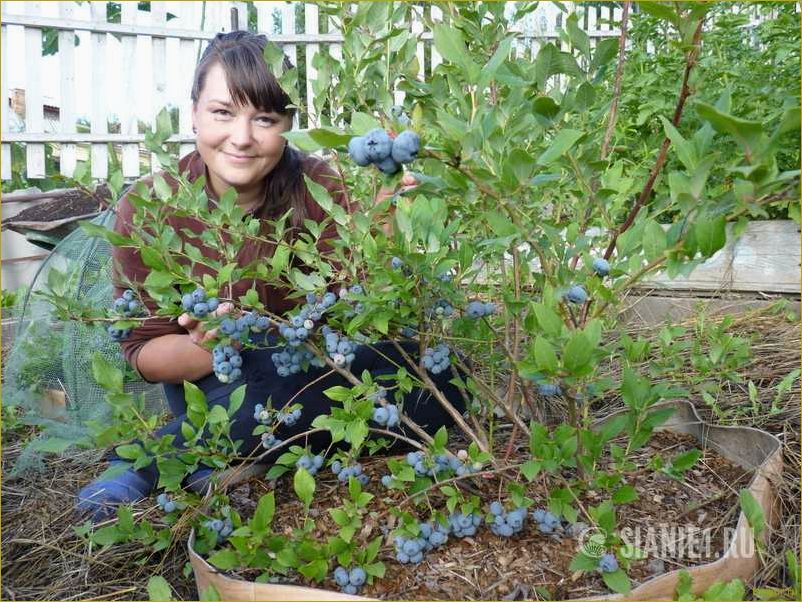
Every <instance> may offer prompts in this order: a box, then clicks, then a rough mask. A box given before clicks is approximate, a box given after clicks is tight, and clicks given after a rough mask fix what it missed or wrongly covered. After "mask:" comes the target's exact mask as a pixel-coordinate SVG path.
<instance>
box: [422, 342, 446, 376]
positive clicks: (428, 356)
mask: <svg viewBox="0 0 802 602" xmlns="http://www.w3.org/2000/svg"><path fill="white" fill-rule="evenodd" d="M449 352H450V350H449V348H448V345H446V344H445V343H440V344H439V345H437V347H435V348H434V349H432V348H431V347H427V348H426V350H425V351H424V352H423V367H424V368H426V369H427V370H428V371H429V372H431V373H432V374H440V373H441V372H442V371H443V370H445V369H446V368H448V366H449V365H450V364H451V360H450V359H449Z"/></svg>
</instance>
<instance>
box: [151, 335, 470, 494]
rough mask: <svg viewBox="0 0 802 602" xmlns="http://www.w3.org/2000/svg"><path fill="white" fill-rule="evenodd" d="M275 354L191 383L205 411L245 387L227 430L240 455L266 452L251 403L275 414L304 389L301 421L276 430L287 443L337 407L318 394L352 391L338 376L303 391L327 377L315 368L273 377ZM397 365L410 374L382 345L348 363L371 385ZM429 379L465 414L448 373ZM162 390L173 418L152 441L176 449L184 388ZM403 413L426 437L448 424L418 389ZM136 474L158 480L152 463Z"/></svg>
mask: <svg viewBox="0 0 802 602" xmlns="http://www.w3.org/2000/svg"><path fill="white" fill-rule="evenodd" d="M268 344H275V339H274V338H272V337H271V338H270V339H269V340H268ZM401 345H402V346H403V348H404V351H405V352H406V353H407V354H408V355H409V356H410V357H412V358H413V359H415V358H417V350H418V345H417V342H415V343H413V342H411V341H407V342H404V343H401ZM278 350H280V348H276V347H268V348H262V349H246V350H243V351H242V360H243V365H242V373H243V379H240V380H239V381H237V382H234V383H227V384H224V383H221V382H220V381H218V380H217V377H216V376H215V375H214V374H211V375H209V376H207V377H204V378H202V379H200V380H198V381H195V383H194V384H195V385H197V386H198V387H199V388H200V389H201V390H202V391H203V392H204V394H205V395H206V403H207V406H208V407H209V408H211V407H212V406H214V405H222V406H224V407H226V408H227V407H228V403H229V396H230V395H231V393H232V392H233V391H234V390H235V389H237V388H238V387H240V386H242V384H243V382H245V383H246V384H247V387H246V390H245V401H244V402H243V403H242V405H241V406H240V408H239V410H237V412H236V414H234V416H233V417H232V424H231V431H230V434H231V439H232V440H234V441H237V440H242V442H243V443H242V446H241V447H240V449H239V454H240V455H242V456H248V455H250V454H251V453H252V452H254V451H256V453H255V454H254V455H260V454H261V452H263V451H265V450H263V449H261V450H258V448H259V447H260V445H261V437H260V436H259V435H256V436H254V435H252V433H253V430H254V428H255V427H256V425H257V422H256V421H255V420H254V416H253V414H254V406H255V405H256V404H258V403H261V404H262V405H265V406H266V405H267V403H266V402H267V399H268V397H270V398H271V403H272V407H273V408H274V409H280V408H282V407H283V406H284V405H285V404H287V403H288V402H289V401H290V399H292V398H293V397H294V396H295V395H296V394H298V391H300V390H301V389H304V390H303V392H302V393H300V394H298V395H297V397H295V398H294V399H293V401H292V403H293V404H295V403H300V404H301V405H302V406H303V409H302V410H301V418H300V419H299V420H298V421H297V422H296V423H295V424H293V426H291V427H289V426H287V425H285V424H281V425H279V426H278V428H277V429H276V430H275V435H276V437H277V438H279V439H282V440H286V439H287V438H288V437H291V436H293V435H296V434H299V433H303V432H304V431H308V430H310V429H311V428H312V426H311V425H312V421H313V420H314V419H315V418H316V417H317V416H319V415H321V414H328V413H329V412H330V410H331V406H332V403H338V402H332V400H331V399H329V398H328V397H326V396H325V395H324V394H323V391H325V390H326V389H328V388H330V387H333V386H335V385H341V386H345V387H350V386H351V385H350V383H349V382H348V381H347V380H346V379H345V378H343V377H342V376H340V375H339V374H337V373H332V374H329V375H328V376H326V377H325V378H321V379H320V380H318V381H317V382H314V384H311V385H310V386H308V387H306V388H304V387H305V386H306V385H308V384H309V383H311V382H312V381H315V380H316V379H318V378H320V377H321V376H322V375H323V374H326V373H327V372H329V370H330V369H329V368H328V367H325V368H315V367H311V366H310V367H309V369H308V371H306V372H299V373H298V374H294V375H291V376H288V377H281V376H279V375H278V374H276V368H275V366H274V364H273V360H272V359H271V357H270V356H271V355H272V354H273V353H275V352H276V351H278ZM398 366H405V367H406V369H407V370H408V371H409V372H413V367H412V366H410V365H409V364H408V363H406V362H405V360H404V359H403V358H402V357H401V354H400V353H399V352H398V350H397V349H396V348H395V346H394V345H393V343H392V342H390V341H382V342H379V343H377V344H376V345H373V346H372V348H371V347H367V346H365V345H361V346H359V347H358V349H357V351H356V358H355V359H354V361H353V362H352V364H351V372H352V373H353V374H354V375H356V376H357V378H359V377H360V375H361V374H362V372H364V371H365V370H367V371H368V372H369V373H370V374H371V376H372V378H373V379H374V382H377V383H378V384H382V381H381V380H377V377H379V376H382V375H393V374H395V373H396V371H397V369H398ZM430 376H431V378H432V380H433V381H434V383H435V384H436V385H437V387H438V388H439V389H440V391H442V393H443V394H444V395H445V397H446V398H447V399H448V400H449V401H450V402H451V404H452V405H453V406H454V407H455V408H456V409H457V411H459V412H460V413H461V412H462V411H463V410H464V407H465V403H464V399H463V397H462V394H461V393H460V391H459V389H458V388H457V387H456V386H455V385H453V384H451V383H449V382H448V381H449V380H451V379H452V378H453V374H452V372H451V370H446V371H444V372H441V373H440V374H438V375H430ZM384 382H385V386H387V388H388V389H389V388H390V387H392V386H393V385H394V384H395V383H394V382H393V381H384ZM164 390H165V393H166V395H167V402H168V404H169V406H170V410H171V411H172V413H173V415H174V416H175V419H174V420H172V421H171V422H169V423H168V424H166V425H165V426H163V427H161V428H160V429H159V430H158V431H157V432H156V436H159V437H160V436H163V435H168V434H169V435H174V436H175V441H174V445H176V446H181V445H183V443H184V439H183V437H182V436H181V423H182V422H184V421H185V420H186V419H187V415H186V410H187V404H186V400H185V398H184V387H183V385H174V384H165V385H164ZM388 401H390V402H391V403H394V400H393V395H392V394H388ZM403 412H404V413H405V414H406V415H407V416H409V417H410V418H411V419H412V420H414V421H415V422H416V423H417V424H418V425H420V426H421V427H422V428H423V429H424V430H426V431H427V432H428V433H429V434H434V433H435V432H436V431H437V430H438V429H439V428H440V427H441V426H444V425H445V426H449V425H451V424H452V423H453V420H452V419H451V417H450V416H449V415H448V414H447V413H446V411H445V410H444V409H443V407H442V406H441V405H440V403H439V402H438V401H437V400H436V399H435V398H434V397H433V396H432V395H431V393H430V392H428V391H422V390H420V389H413V390H412V391H410V392H409V393H407V394H406V395H405V396H404V402H403ZM393 430H395V431H398V432H401V433H403V434H404V435H406V436H410V437H411V438H415V435H414V434H413V433H410V432H409V431H408V429H407V430H405V429H404V427H403V425H401V426H399V427H396V428H395V429H393ZM294 443H295V444H298V445H301V446H304V445H308V446H309V447H310V449H311V450H312V451H313V452H315V453H319V452H321V451H324V450H325V449H326V447H327V446H328V445H329V444H330V443H331V437H330V435H329V433H327V432H323V433H315V434H313V435H310V436H309V437H308V438H306V440H304V439H298V440H297V441H295V442H294ZM395 450H398V446H394V451H395ZM284 451H286V448H281V450H280V452H279V453H281V452H284ZM398 451H401V450H398ZM274 458H275V456H274ZM268 462H269V460H268ZM139 472H140V473H142V475H143V476H145V477H146V478H148V479H152V481H153V483H154V486H155V484H156V482H157V480H158V471H157V470H156V467H155V464H154V465H151V466H150V467H147V468H145V469H142V470H141V471H139Z"/></svg>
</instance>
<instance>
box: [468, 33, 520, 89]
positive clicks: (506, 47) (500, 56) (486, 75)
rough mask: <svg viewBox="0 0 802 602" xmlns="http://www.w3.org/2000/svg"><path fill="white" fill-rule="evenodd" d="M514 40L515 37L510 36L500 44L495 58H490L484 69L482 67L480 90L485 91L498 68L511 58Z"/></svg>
mask: <svg viewBox="0 0 802 602" xmlns="http://www.w3.org/2000/svg"><path fill="white" fill-rule="evenodd" d="M514 40H515V38H514V37H513V36H509V37H506V38H504V39H503V40H501V42H499V45H498V48H496V51H495V52H494V53H493V56H492V57H490V60H489V61H487V63H485V66H484V67H482V72H481V74H480V76H479V83H478V85H477V88H478V89H480V90H483V89H484V88H485V87H487V85H488V84H489V83H490V82H491V81H493V78H494V77H495V76H496V72H497V71H498V68H499V67H500V66H501V64H502V63H503V62H504V61H505V60H507V57H509V56H510V49H511V48H512V43H513V41H514Z"/></svg>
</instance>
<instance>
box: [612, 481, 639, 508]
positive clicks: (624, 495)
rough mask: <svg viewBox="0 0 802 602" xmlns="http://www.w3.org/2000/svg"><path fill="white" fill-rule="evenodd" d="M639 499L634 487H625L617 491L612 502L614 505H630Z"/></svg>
mask: <svg viewBox="0 0 802 602" xmlns="http://www.w3.org/2000/svg"><path fill="white" fill-rule="evenodd" d="M637 499H638V492H637V491H635V488H634V487H633V486H632V485H623V486H621V487H619V488H618V489H616V491H615V493H613V496H612V500H613V503H614V504H629V503H630V502H634V501H635V500H637Z"/></svg>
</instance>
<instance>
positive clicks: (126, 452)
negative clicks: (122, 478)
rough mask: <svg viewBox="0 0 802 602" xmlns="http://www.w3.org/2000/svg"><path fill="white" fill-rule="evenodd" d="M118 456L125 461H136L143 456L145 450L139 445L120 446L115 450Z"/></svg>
mask: <svg viewBox="0 0 802 602" xmlns="http://www.w3.org/2000/svg"><path fill="white" fill-rule="evenodd" d="M114 451H115V452H116V453H117V455H118V456H120V457H121V458H123V459H124V460H136V459H137V458H139V456H141V455H142V453H143V452H144V450H143V449H142V446H141V445H139V443H130V444H128V445H118V446H117V447H116V448H115V450H114Z"/></svg>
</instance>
